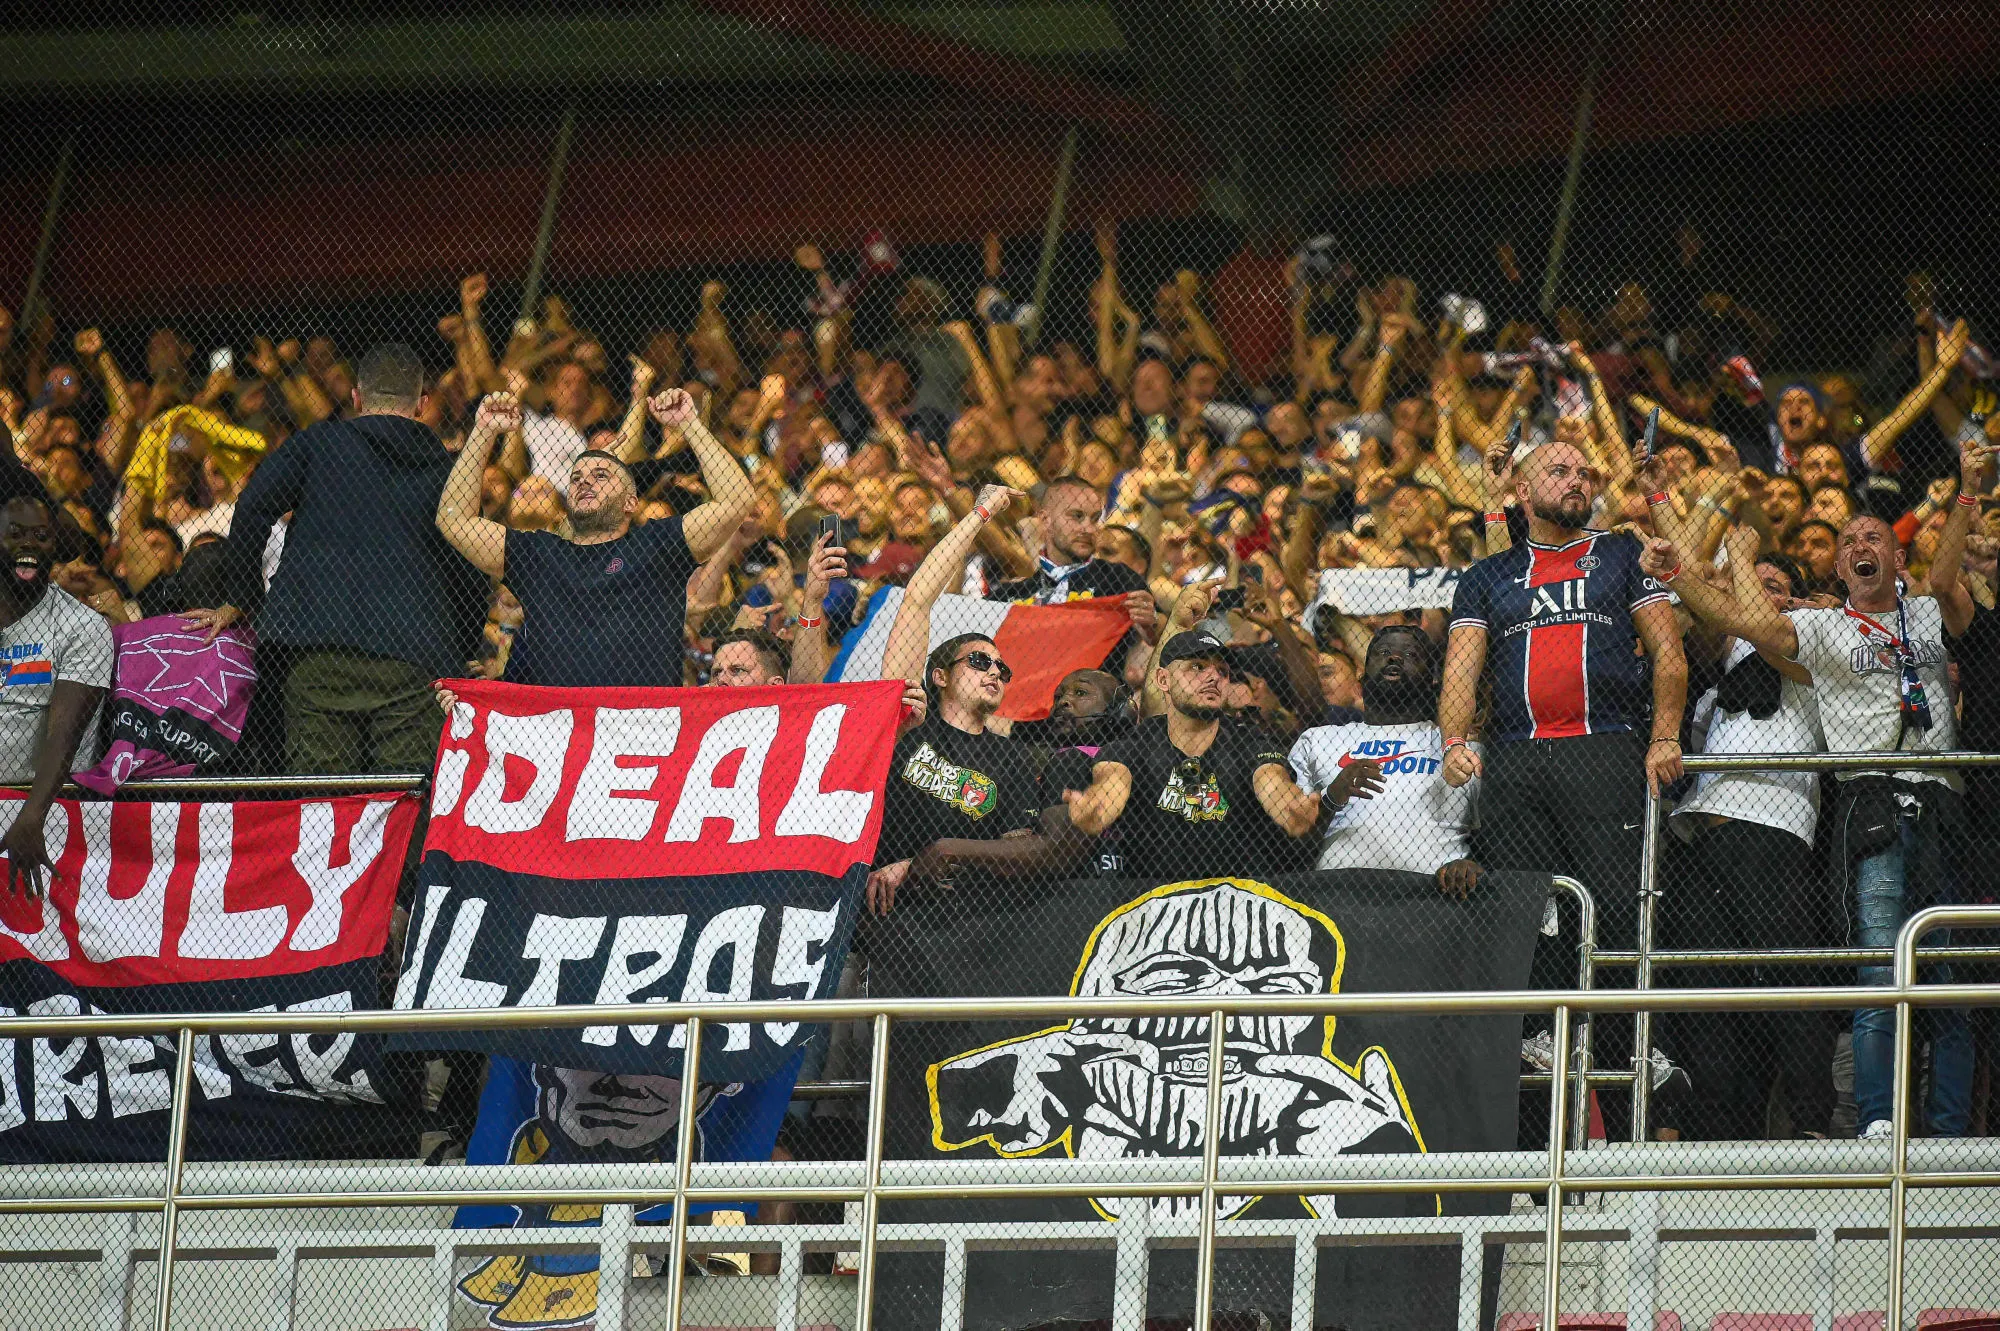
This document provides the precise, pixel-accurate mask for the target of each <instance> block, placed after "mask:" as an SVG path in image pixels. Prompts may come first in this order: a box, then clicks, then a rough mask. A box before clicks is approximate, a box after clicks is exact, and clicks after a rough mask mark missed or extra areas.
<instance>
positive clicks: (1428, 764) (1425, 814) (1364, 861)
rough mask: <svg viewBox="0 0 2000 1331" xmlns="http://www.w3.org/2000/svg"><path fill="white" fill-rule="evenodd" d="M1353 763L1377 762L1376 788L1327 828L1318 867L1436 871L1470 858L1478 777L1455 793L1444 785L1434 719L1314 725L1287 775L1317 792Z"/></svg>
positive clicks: (1441, 740) (1294, 751)
mask: <svg viewBox="0 0 2000 1331" xmlns="http://www.w3.org/2000/svg"><path fill="white" fill-rule="evenodd" d="M1354 758H1372V759H1374V760H1375V761H1376V762H1378V763H1380V764H1381V765H1382V790H1381V793H1380V794H1378V795H1376V796H1375V797H1374V798H1373V799H1365V800H1364V799H1358V798H1357V799H1351V800H1349V801H1347V803H1346V805H1345V806H1344V807H1343V808H1342V809H1341V810H1340V812H1338V813H1336V814H1335V815H1334V816H1333V821H1332V822H1331V823H1329V824H1328V825H1327V829H1326V841H1325V844H1323V845H1322V846H1321V847H1320V852H1319V867H1320V868H1322V869H1403V870H1407V871H1408V872H1410V873H1436V872H1437V871H1438V870H1439V869H1440V868H1442V867H1443V866H1445V865H1447V864H1449V863H1451V862H1452V861H1453V860H1462V859H1464V858H1465V857H1466V856H1467V855H1469V854H1471V834H1472V830H1473V829H1474V828H1475V827H1477V826H1478V825H1479V820H1478V817H1477V810H1478V807H1479V806H1478V803H1477V787H1478V785H1479V781H1478V778H1476V777H1475V778H1474V779H1473V780H1471V781H1468V782H1466V783H1465V784H1464V785H1462V786H1460V787H1458V788H1457V789H1456V790H1454V789H1452V788H1451V787H1450V786H1448V785H1446V784H1445V781H1444V736H1443V735H1441V734H1440V733H1439V732H1438V728H1437V723H1436V722H1434V721H1408V722H1404V723H1402V724H1400V725H1391V726H1375V725H1369V724H1368V723H1367V722H1365V721H1357V722H1354V723H1353V724H1351V725H1344V726H1315V727H1313V728H1312V729H1311V730H1308V731H1306V733H1305V734H1303V735H1300V736H1299V738H1298V742H1297V743H1295V744H1293V745H1292V752H1291V762H1292V776H1293V778H1294V779H1295V780H1296V781H1297V782H1298V783H1299V785H1300V786H1302V787H1303V788H1304V789H1306V790H1312V791H1323V790H1325V789H1326V788H1327V787H1328V786H1330V785H1332V784H1333V781H1334V778H1336V777H1338V776H1339V775H1340V769H1341V768H1343V767H1345V766H1346V765H1347V763H1348V761H1349V760H1351V759H1354Z"/></svg>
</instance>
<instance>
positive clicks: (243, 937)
mask: <svg viewBox="0 0 2000 1331" xmlns="http://www.w3.org/2000/svg"><path fill="white" fill-rule="evenodd" d="M18 805H19V797H18V796H14V797H0V827H5V826H7V825H8V824H10V823H11V822H12V821H13V818H14V809H15V808H16V807H18ZM416 817H417V801H416V797H415V796H408V795H406V796H402V797H400V798H399V797H394V796H387V797H382V796H348V797H342V798H337V799H321V800H295V801H293V800H288V801H271V802H262V803H246V804H227V803H213V804H174V803H158V804H141V803H108V802H102V801H82V800H58V801H57V802H56V803H55V804H54V805H52V806H51V807H50V809H49V814H48V818H47V820H46V822H45V824H44V835H45V838H46V841H47V845H48V850H49V856H50V859H51V860H52V861H53V862H54V865H55V875H54V881H53V882H52V883H51V884H50V886H49V889H48V892H47V895H46V896H45V897H44V899H42V900H40V901H35V900H32V899H30V898H28V897H27V896H26V895H24V894H22V895H17V894H12V893H8V894H0V963H5V962H8V961H14V960H28V961H34V962H38V963H40V964H41V965H43V966H46V967H47V968H48V969H50V970H52V971H54V972H55V973H56V974H57V975H59V976H60V977H62V979H63V980H64V981H65V982H67V983H69V984H73V985H77V986H80V987H83V988H91V989H94V988H100V987H114V988H116V987H129V986H137V985H158V984H186V983H198V982H202V981H211V980H241V979H248V978H254V977H261V976H272V975H293V974H298V973H300V972H304V971H310V970H317V969H319V968H321V967H326V966H336V965H340V964H342V963H345V962H349V961H354V960H357V959H359V958H363V957H374V956H379V955H380V954H381V952H382V949H383V947H384V945H385V944H386V943H387V942H388V936H389V914H390V908H391V906H392V905H393V904H394V902H395V897H396V883H397V879H398V878H399V877H400V875H401V872H402V867H403V860H404V855H405V852H406V851H407V849H408V847H409V843H410V836H411V834H412V833H413V832H414V830H415V826H416ZM5 863H6V857H5V856H4V855H0V866H4V865H5ZM4 871H5V870H4V868H0V873H4Z"/></svg>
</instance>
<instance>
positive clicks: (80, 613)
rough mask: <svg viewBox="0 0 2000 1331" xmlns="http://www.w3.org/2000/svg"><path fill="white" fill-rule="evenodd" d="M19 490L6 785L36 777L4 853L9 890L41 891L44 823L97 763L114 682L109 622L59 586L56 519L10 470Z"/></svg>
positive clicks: (9, 512)
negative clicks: (99, 723) (104, 707)
mask: <svg viewBox="0 0 2000 1331" xmlns="http://www.w3.org/2000/svg"><path fill="white" fill-rule="evenodd" d="M10 461H11V459H10ZM10 471H12V472H14V473H15V474H13V475H9V476H8V477H7V480H8V481H9V482H10V485H9V488H10V489H12V490H14V491H15V493H14V494H13V495H12V497H10V498H9V499H7V501H6V503H5V505H4V506H0V543H4V545H5V547H6V552H7V565H8V569H9V576H8V577H7V579H6V582H5V587H4V589H0V782H7V783H10V784H18V783H21V782H27V783H29V787H28V794H27V797H26V798H25V799H23V800H21V801H19V802H18V803H16V804H15V805H14V821H13V824H12V825H11V826H10V827H9V828H8V829H7V831H6V834H5V836H4V837H0V851H4V852H5V854H6V856H7V890H8V892H9V893H10V894H11V893H14V892H18V891H20V890H22V888H23V887H25V888H26V890H27V893H28V895H29V896H31V897H40V896H41V895H42V892H43V890H44V889H45V888H46V887H47V885H48V881H49V875H50V874H51V873H52V872H53V869H52V867H51V863H50V858H49V851H48V847H47V845H46V844H45V842H44V840H43V830H42V823H43V820H44V819H45V818H46V817H47V816H48V812H49V806H50V805H51V804H53V803H54V802H55V797H56V792H57V791H58V790H60V789H61V788H62V784H63V782H64V781H67V780H68V779H69V774H70V773H71V771H74V770H81V769H82V768H86V767H89V766H90V765H91V763H92V762H94V761H95V760H96V756H97V755H96V748H97V745H96V741H95V732H96V717H97V710H98V707H99V705H100V704H101V703H102V702H103V700H104V694H105V691H106V690H107V689H109V688H110V687H111V662H112V654H113V653H112V644H111V625H110V624H108V623H106V622H105V619H104V616H102V615H100V614H98V613H97V612H96V611H95V610H92V609H91V608H90V607H89V606H86V605H84V604H83V603H82V602H81V601H79V600H77V599H76V598H75V597H73V596H71V595H70V594H69V593H68V592H66V591H64V590H63V589H62V588H60V587H52V586H50V585H49V569H50V568H51V567H52V566H53V565H54V563H55V520H54V519H53V517H52V516H51V515H50V513H49V506H48V504H47V503H45V502H44V501H43V500H42V499H41V498H40V497H39V496H37V495H34V494H32V493H23V491H27V490H28V489H29V487H30V486H31V485H33V478H32V477H29V476H28V475H27V474H26V473H25V472H21V471H19V469H18V467H15V468H10Z"/></svg>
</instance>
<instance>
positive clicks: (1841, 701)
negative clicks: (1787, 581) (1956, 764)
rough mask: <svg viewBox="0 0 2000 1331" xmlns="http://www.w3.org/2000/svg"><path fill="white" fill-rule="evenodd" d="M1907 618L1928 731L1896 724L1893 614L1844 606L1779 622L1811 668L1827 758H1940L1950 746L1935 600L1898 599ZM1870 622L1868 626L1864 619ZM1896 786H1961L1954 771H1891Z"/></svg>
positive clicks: (1954, 740)
mask: <svg viewBox="0 0 2000 1331" xmlns="http://www.w3.org/2000/svg"><path fill="white" fill-rule="evenodd" d="M1903 612H1904V618H1906V619H1907V620H1908V621H1909V643H1910V649H1911V650H1912V651H1913V652H1914V653H1915V654H1916V658H1917V678H1918V679H1920V680H1921V681H1922V682H1923V686H1924V697H1925V701H1926V702H1927V703H1928V704H1929V705H1930V712H1931V724H1930V728H1929V729H1928V730H1921V731H1920V730H1917V729H1915V728H1914V727H1908V726H1905V727H1902V731H1903V735H1902V739H1903V742H1902V744H1901V745H1900V746H1899V745H1898V744H1897V743H1896V732H1897V728H1898V725H1899V722H1900V720H1901V706H1902V691H1901V683H1900V681H1901V669H1900V667H1899V666H1898V665H1897V661H1896V649H1895V644H1894V636H1895V634H1896V632H1897V628H1896V612H1895V611H1894V610H1888V611H1884V612H1883V613H1882V614H1879V615H1875V614H1871V615H1868V616H1867V617H1866V619H1863V618H1860V617H1859V616H1860V614H1861V612H1859V611H1850V608H1849V607H1845V606H1843V607H1841V608H1840V609H1837V610H1820V609H1812V610H1791V611H1787V612H1786V617H1787V618H1788V619H1790V620H1791V621H1792V628H1793V629H1794V630H1796V631H1797V633H1798V635H1799V653H1798V657H1797V660H1798V662H1799V664H1801V665H1803V666H1804V667H1805V668H1806V669H1808V670H1810V671H1812V677H1813V689H1814V691H1815V692H1817V693H1818V694H1819V721H1820V729H1821V731H1822V733H1823V734H1824V735H1825V736H1826V748H1827V751H1828V752H1830V753H1861V752H1866V751H1868V750H1871V749H1895V748H1901V749H1902V751H1903V752H1905V753H1944V752H1948V751H1950V750H1952V749H1955V748H1957V747H1958V727H1957V725H1956V723H1955V722H1954V720H1953V717H1952V712H1951V694H1950V692H1949V688H1948V685H1947V683H1946V679H1945V660H1946V658H1945V647H1944V639H1945V633H1944V616H1943V614H1942V613H1941V612H1940V611H1939V610H1938V603H1937V601H1936V599H1935V598H1933V597H1929V596H1909V597H1905V598H1904V599H1903ZM1870 621H1872V623H1871V622H1870ZM1896 776H1897V777H1898V778H1900V779H1901V780H1904V781H1943V782H1944V783H1945V784H1947V785H1949V786H1950V787H1951V788H1952V789H1953V790H1959V789H1962V788H1963V783H1961V782H1960V781H1959V779H1958V775H1957V773H1955V772H1898V773H1896Z"/></svg>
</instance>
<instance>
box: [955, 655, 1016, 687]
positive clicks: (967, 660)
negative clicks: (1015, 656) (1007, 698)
mask: <svg viewBox="0 0 2000 1331" xmlns="http://www.w3.org/2000/svg"><path fill="white" fill-rule="evenodd" d="M952 664H953V665H969V666H971V667H972V668H973V669H974V670H977V671H978V672H979V673H980V674H982V675H983V674H985V673H986V672H987V671H989V670H998V671H999V672H1000V682H1001V683H1002V684H1008V683H1012V682H1013V679H1014V671H1013V668H1012V667H1011V666H1009V665H1008V664H1007V663H1006V662H1005V661H1002V660H1001V659H1000V658H999V657H997V656H989V655H988V654H987V653H985V652H967V653H966V654H965V655H964V656H961V657H959V658H958V660H956V661H953V662H952Z"/></svg>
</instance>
